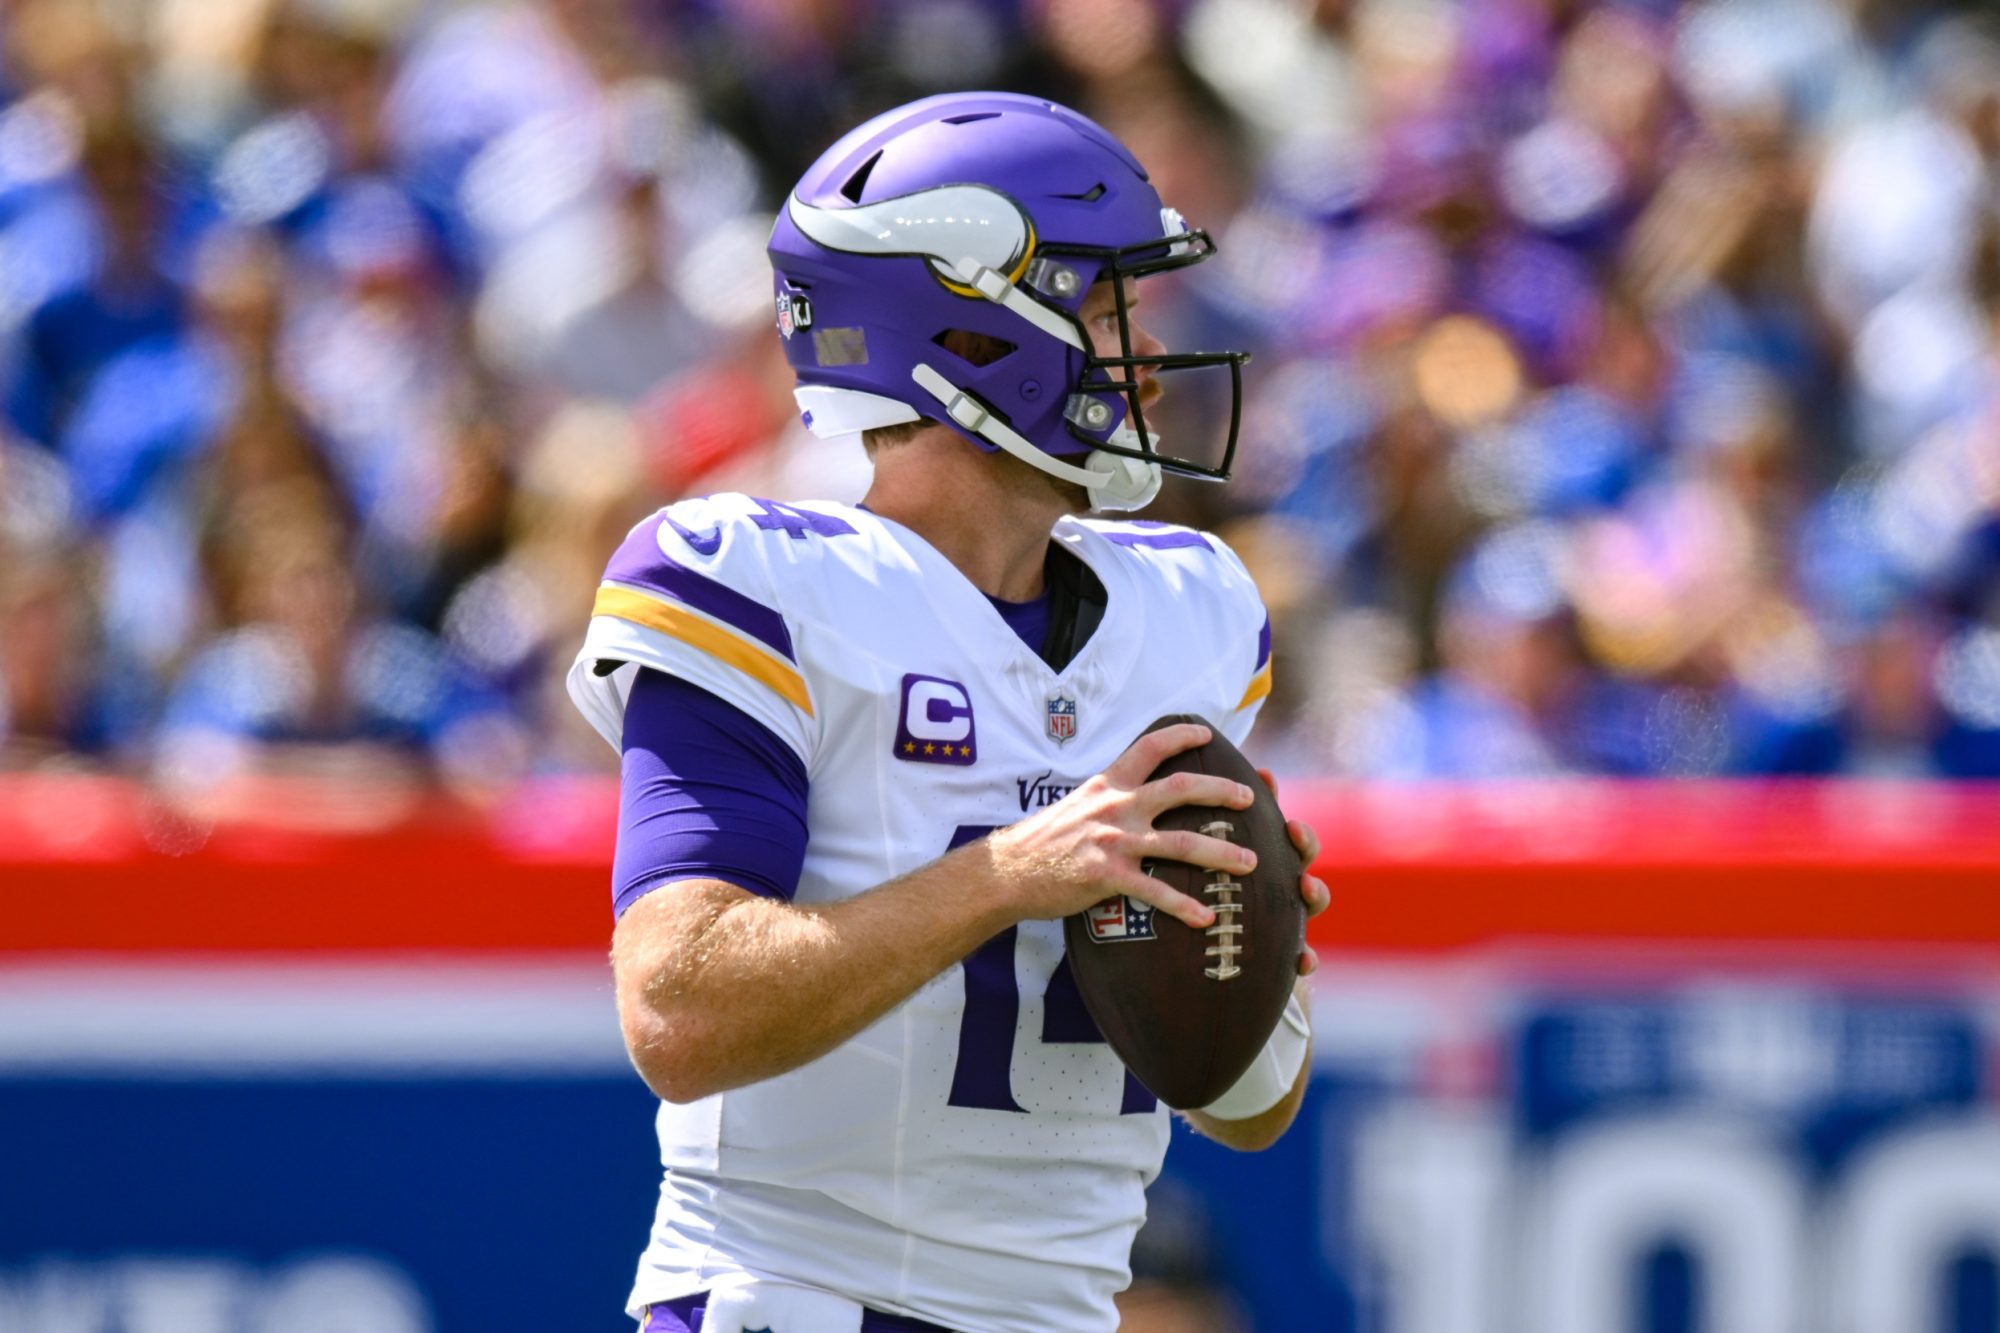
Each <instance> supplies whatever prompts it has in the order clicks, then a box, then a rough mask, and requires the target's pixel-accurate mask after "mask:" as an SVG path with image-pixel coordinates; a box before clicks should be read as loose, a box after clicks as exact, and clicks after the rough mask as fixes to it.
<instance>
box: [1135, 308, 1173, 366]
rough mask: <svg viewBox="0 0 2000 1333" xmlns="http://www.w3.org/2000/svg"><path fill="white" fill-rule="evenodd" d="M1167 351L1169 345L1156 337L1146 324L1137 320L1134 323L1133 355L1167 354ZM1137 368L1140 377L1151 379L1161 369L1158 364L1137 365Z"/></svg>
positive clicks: (1151, 355) (1152, 355)
mask: <svg viewBox="0 0 2000 1333" xmlns="http://www.w3.org/2000/svg"><path fill="white" fill-rule="evenodd" d="M1166 351H1167V345H1166V344H1165V343H1163V342H1161V341H1160V340H1159V339H1158V338H1156V337H1154V336H1153V332H1152V330H1150V329H1148V328H1147V327H1146V326H1145V325H1143V324H1140V323H1138V322H1136V321H1135V322H1134V323H1133V324H1132V355H1133V356H1135V357H1154V356H1164V355H1166ZM1135 369H1136V370H1137V372H1138V377H1139V378H1140V379H1141V380H1148V379H1151V378H1152V377H1153V376H1154V375H1157V374H1158V373H1159V370H1160V368H1159V367H1158V366H1156V365H1141V366H1138V367H1136V368H1135Z"/></svg>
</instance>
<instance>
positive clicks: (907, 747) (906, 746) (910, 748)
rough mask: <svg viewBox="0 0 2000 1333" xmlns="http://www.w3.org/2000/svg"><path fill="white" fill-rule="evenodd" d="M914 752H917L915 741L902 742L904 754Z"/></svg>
mask: <svg viewBox="0 0 2000 1333" xmlns="http://www.w3.org/2000/svg"><path fill="white" fill-rule="evenodd" d="M916 752H917V743H916V742H915V741H904V742H903V753H904V754H915V753H916Z"/></svg>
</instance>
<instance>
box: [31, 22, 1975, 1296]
mask: <svg viewBox="0 0 2000 1333" xmlns="http://www.w3.org/2000/svg"><path fill="white" fill-rule="evenodd" d="M1989 22H1990V18H1989V16H1988V15H1987V14H1986V13H1984V12H1983V10H1982V7H1980V6H1973V5H1964V6H1952V5H1933V4H1925V3H1908V2H1895V3H1882V2H1879V0H1703V2H1701V3H1692V4H1680V3H1668V2H1667V0H1656V2H1647V0H1632V2H1630V3H1603V4H1593V3H1577V2H1573V0H1459V2H1456V3H1454V2H1452V0H1361V2H1357V3H1343V2H1342V0H1321V2H1320V3H1317V4H1310V3H1303V2H1295V0H1187V2H1186V3H1177V4H1155V3H1147V0H1043V2H1042V3H1027V4H1014V3H999V2H998V0H905V2H904V3H892V2H891V0H875V2H874V3H867V2H865V0H735V2H725V0H711V2H710V3H694V2H693V0H685V2H680V3H676V2H674V0H648V2H647V3H639V2H638V0H631V2H630V3H618V2H617V0H544V2H543V3H539V4H536V3H514V4H497V3H496V4H484V3H419V2H418V0H6V2H5V3H0V768H4V770H5V773H4V775H0V1329H7V1330H13V1329H22V1330H33V1331H34V1333H50V1331H53V1330H61V1331H62V1333H114V1331H119V1330H127V1331H142V1333H210V1331H211V1330H213V1333H261V1330H264V1329H276V1328H278V1327H280V1326H282V1327H284V1328H285V1329H286V1330H287V1333H301V1331H302V1330H303V1333H405V1330H412V1331H414V1330H436V1331H437V1333H455V1331H456V1330H470V1329H473V1328H503V1329H513V1328H522V1329H556V1328H560V1329H572V1328H575V1329H593V1328H604V1329H607V1330H609V1329H614V1328H617V1327H619V1326H620V1325H619V1321H618V1318H617V1316H616V1314H615V1312H614V1311H615V1306H616V1304H617V1301H618V1299H619V1297H620V1295H621V1294H622V1291H623V1286H624V1282H625V1280H626V1277H627V1275H628V1273H629V1265H630V1262H631V1256H632V1254H633V1252H634V1251H635V1250H636V1247H637V1244H638V1240H639V1237H640V1235H641V1233H642V1230H643V1226H644V1219H645V1216H646V1214H647V1211H648V1207H649V1198H648V1191H649V1189H650V1185H649V1184H648V1180H649V1177H650V1175H651V1173H652V1170H653V1168H652V1165H651V1162H650V1149H649V1146H648V1126H647V1124H646V1115H645V1094H644V1092H643V1089H641V1088H640V1087H639V1086H638V1085H637V1083H636V1081H635V1080H633V1079H632V1078H631V1076H630V1075H629V1073H627V1072H625V1070H624V1068H623V1064H622V1056H621V1055H620V1052H619V1051H618V1049H617V1044H616V1034H615V1030H614V1029H613V1027H612V1026H611V1022H610V1016H609V998H608V987H607V986H606V985H605V982H604V977H603V967H602V964H601V961H600V959H601V949H602V943H603V938H604V934H605V931H606V927H607V925H608V913H606V912H604V911H603V907H604V904H605V898H604V896H602V895H603V889H604V884H603V880H604V875H603V869H602V868H603V866H604V864H605V854H606V846H607V841H606V840H607V838H608V819H609V815H608V805H607V801H608V795H607V790H606V788H605V786H604V774H605V773H606V772H607V771H609V768H610V760H611V756H610V755H609V753H608V751H605V750H604V749H603V747H602V745H601V743H599V742H597V741H596V740H595V739H594V737H592V736H591V735H590V734H589V733H588V732H587V729H586V728H584V726H583V725H582V724H581V722H580V720H579V719H577V718H576V717H575V716H574V715H573V713H572V711H571V710H570V709H569V707H568V706H567V704H566V702H565V701H564V700H563V698H562V692H561V689H560V686H559V683H558V682H559V677H560V673H561V670H562V668H563V667H564V665H565V664H566V661H567V658H568V655H569V653H570V651H571V650H572V648H573V645H574V644H575V643H576V641H577V640H578V638H579V637H580V634H581V626H582V618H583V616H584V614H585V613H586V609H587V607H588V604H589V600H590V592H591V589H592V586H593V584H594V581H595V578H596V575H597V572H598V570H599V568H600V567H601V564H602V561H603V559H604V557H605V555H606V554H607V553H608V552H609V550H610V549H611V547H612V546H613V545H614V544H615V542H616V540H617V538H618V537H619V536H620V535H621V534H622V533H623V532H624V530H625V529H626V528H627V527H628V526H629V525H630V524H631V523H632V522H633V521H635V520H636V519H637V518H638V517H640V516H641V515H643V514H644V513H646V512H648V511H649V510H650V509H652V508H653V507H654V506H656V505H657V504H658V503H660V502H661V501H662V500H663V499H666V498H671V497H672V496H674V495H677V494H682V493H687V492H690V491H706V490H714V489H743V490H748V491H751V492H753V493H758V494H763V495H767V496H770V497H772V498H775V499H786V498H802V497H808V496H827V497H831V498H851V497H852V496H854V495H856V494H858V491H859V487H860V485H861V484H862V480H863V473H862V463H861V460H860V458H859V454H858V450H855V449H852V448H848V449H843V448H841V447H840V446H837V445H822V444H817V443H815V442H812V441H810V440H809V439H808V438H806V436H805V433H804V431H803V429H802V428H801V427H800V426H799V425H798V424H797V422H796V418H795V415H794V414H793V412H792V410H791V405H790V401H789V394H788V382H787V376H786V373H785V368H784V364H783V361H782V358H781V357H780V355H779V352H778V347H777V340H776V339H775V338H773V337H772V336H771V332H770V328H769V323H770V305H769V290H768V274H767V270H766V267H765V265H764V261H763V258H762V244H763V239H764V235H765V232H766V231H767V229H768V219H769V216H770V214H771V211H772V210H773V209H774V208H775V206H776V203H777V201H778V199H779V198H780V197H781V192H782V189H783V187H784V186H785V185H786V184H787V183H788V182H789V181H790V180H791V179H792V178H793V177H794V176H795V175H796V174H797V172H798V171H799V170H800V169H801V168H802V166H803V165H804V164H805V163H806V162H808V161H810V160H811V158H812V157H813V156H814V155H815V154H816V153H817V151H818V150H819V149H820V148H821V147H822V146H823V145H824V143H825V142H826V141H827V140H828V139H829V138H830V137H831V136H832V134H833V133H835V132H836V131H837V130H838V129H839V128H842V127H844V126H846V125H848V124H850V123H852V122H854V121H856V120H858V119H860V118H862V117H863V116H865V115H867V114H868V113H870V112H872V111H874V110H876V109H879V108H881V107H883V106H886V105H889V104H892V103H894V102H896V101H899V100H902V99H904V98H907V97H910V96H914V95H918V94H921V93H924V92H929V91H936V90H943V89H947V88H961V87H972V86H997V87H1005V88H1010V89H1015V90H1019V91H1027V92H1041V93H1047V94H1049V95H1052V96H1055V97H1058V98H1060V99H1062V100H1065V101H1068V102H1070V103H1072V104H1074V105H1077V106H1080V107H1081V108H1083V109H1084V110H1086V111H1088V112H1090V113H1091V114H1093V115H1095V116H1097V117H1098V118H1099V119H1101V120H1102V121H1104V122H1105V123H1106V124H1107V125H1108V126H1109V127H1110V128H1111V129H1112V130H1113V131H1114V132H1116V133H1118V134H1119V135H1120V136H1121V137H1123V138H1125V139H1126V140H1127V142H1129V143H1130V144H1131V145H1132V146H1133V147H1134V148H1135V150H1136V151H1137V152H1138V154H1139V155H1140V157H1141V158H1142V159H1143V160H1145V161H1146V162H1147V163H1148V164H1149V165H1150V166H1151V167H1152V168H1153V170H1154V172H1155V176H1156V179H1157V180H1158V181H1159V183H1160V185H1161V189H1162V192H1163V194H1165V195H1166V197H1167V198H1168V199H1169V200H1170V201H1172V202H1173V203H1175V204H1176V205H1177V206H1178V207H1180V208H1181V209H1182V211H1183V212H1185V213H1186V214H1187V215H1188V216H1189V217H1190V218H1191V219H1192V220H1193V221H1194V223H1195V224H1196V225H1199V226H1204V227H1207V228H1209V229H1211V230H1212V231H1214V232H1215V233H1216V234H1217V236H1218V237H1219V240H1220V243H1221V248H1222V256H1221V258H1219V259H1218V260H1217V261H1215V262H1214V263H1212V264H1210V265H1207V266H1205V267H1204V268H1202V269H1201V270H1198V271H1197V277H1198V280H1195V281H1190V282H1189V283H1187V284H1184V285H1183V287H1182V288H1181V289H1180V290H1179V292H1178V293H1177V295H1176V296H1175V298H1174V299H1173V300H1172V301H1171V302H1168V301H1157V302H1154V303H1152V304H1151V305H1149V313H1150V314H1151V315H1152V320H1153V324H1154V327H1155V328H1156V330H1157V331H1158V332H1160V333H1161V334H1162V336H1163V337H1164V338H1165V339H1166V340H1167V341H1168V342H1169V344H1170V345H1174V346H1178V347H1186V348H1194V347H1200V346H1248V347H1251V348H1253V349H1254V350H1255V352H1256V355H1257V359H1256V361H1255V362H1254V363H1253V364H1252V366H1251V367H1250V375H1249V378H1248V393H1249V396H1250V401H1251V411H1250V414H1249V417H1248V418H1247V420H1246V426H1245V432H1246V434H1245V440H1244V444H1243V449H1242V453H1241V456H1240V466H1239V474H1238V479H1237V480H1236V481H1235V482H1234V483H1232V484H1231V485H1230V486H1228V487H1226V488H1215V487H1203V486H1198V485H1194V484H1186V485H1177V486H1176V487H1175V488H1174V489H1173V490H1172V491H1171V493H1170V495H1169V496H1168V498H1167V501H1166V503H1165V505H1164V506H1163V508H1162V512H1161V513H1160V514H1159V516H1161V517H1178V518H1183V519H1187V520H1190V521H1196V522H1200V523H1202V524H1205V525H1209V526H1213V527H1216V528H1217V529H1218V530H1220V531H1221V532H1222V533H1223V534H1224V535H1225V536H1226V537H1228V539H1229V540H1231V541H1232V542H1233V543H1234V544H1235V545H1236V547H1237V549H1238V550H1239V551H1241V552H1242V553H1243V554H1244V556H1245V558H1246V560H1247V561H1249V563H1250V564H1251V567H1252V569H1253V571H1254V572H1255V573H1256V574H1257V575H1258V578H1259V581H1260V584H1261V586H1262V587H1263V589H1264V592H1265V595H1266V598H1267V600H1268V601H1269V602H1270V604H1271V606H1272V610H1273V616H1274V631H1275V632H1274V640H1275V645H1276V654H1277V689H1276V692H1275V693H1274V695H1273V696H1272V699H1271V702H1270V704H1269V706H1268V707H1267V710H1266V713H1265V717H1264V720H1263V722H1262V724H1261V725H1260V730H1259V734H1258V736H1257V737H1256V739H1255V745H1254V747H1253V748H1254V749H1255V751H1256V752H1257V753H1258V755H1259V756H1260V757H1261V758H1262V759H1264V760H1265V761H1266V762H1268V763H1270V764H1271V765H1272V766H1273V767H1275V768H1276V769H1277V770H1278V771H1279V773H1280V774H1281V776H1282V777H1283V778H1284V779H1285V781H1286V783H1287V792H1288V795H1289V794H1292V793H1296V794H1297V799H1298V800H1299V801H1300V802H1301V804H1302V805H1304V806H1305V807H1306V808H1307V809H1308V810H1309V811H1310V812H1311V813H1312V814H1313V815H1315V816H1316V817H1317V818H1318V819H1319V820H1320V822H1322V823H1323V824H1324V825H1326V826H1327V828H1328V829H1329V830H1330V831H1331V832H1332V833H1334V834H1335V835H1337V836H1335V837H1334V838H1333V839H1332V841H1333V846H1332V848H1331V849H1330V851H1329V854H1328V868H1329V870H1330V871H1332V872H1334V873H1333V877H1334V881H1335V886H1336V907H1335V909H1334V911H1333V913H1331V914H1330V915H1329V917H1328V918H1327V919H1326V920H1325V921H1323V922H1322V923H1321V924H1320V934H1319V936H1318V939H1319V942H1320V943H1321V945H1322V948H1323V949H1324V950H1326V953H1327V957H1328V961H1329V963H1330V964H1332V965H1330V966H1329V967H1328V968H1326V969H1324V971H1323V973H1322V980H1321V985H1320V991H1319V1005H1320V1017H1321V1032H1322V1034H1323V1035H1322V1042H1321V1049H1320V1052H1319V1056H1318V1059H1319V1062H1320V1066H1319V1071H1318V1077H1317V1081H1316V1084H1315V1088H1314V1093H1313V1100H1312V1102H1311V1103H1310V1104H1309V1106H1308V1109H1307V1114H1306V1116H1305V1117H1304V1118H1303V1120H1302V1123H1301V1126H1300V1128H1299V1130H1298V1131H1297V1132H1296V1133H1295V1134H1294V1135H1293V1137H1292V1138H1291V1139H1289V1140H1288V1141H1287V1144H1286V1145H1284V1146H1283V1147H1282V1148H1281V1149H1279V1150H1278V1151H1277V1152H1275V1153H1273V1154H1271V1155H1269V1156H1268V1157H1265V1158H1259V1159H1255V1160H1253V1161H1249V1162H1241V1161H1232V1162H1229V1163H1226V1164H1225V1163H1223V1162H1220V1161H1219V1160H1218V1159H1217V1158H1216V1157H1215V1156H1214V1155H1213V1154H1210V1153H1207V1152H1205V1151H1203V1149H1202V1148H1201V1146H1200V1145H1198V1144H1189V1143H1179V1144H1177V1146H1176V1148H1175V1151H1174V1154H1173V1157H1172V1158H1171V1162H1170V1169H1169V1173H1168V1175H1167V1177H1166V1178H1165V1180H1164V1181H1163V1184H1162V1186H1161V1188H1160V1189H1159V1190H1158V1191H1157V1192H1156V1198H1155V1209H1154V1211H1155V1222H1154V1224H1153V1225H1152V1226H1150V1227H1149V1229H1148V1232H1147V1233H1146V1235H1145V1236H1144V1237H1143V1239H1142V1244H1141V1246H1140V1250H1139V1256H1138V1259H1139V1264H1140V1267H1141V1269H1142V1271H1143V1272H1144V1273H1145V1274H1146V1275H1147V1279H1146V1286H1147V1294H1146V1295H1145V1296H1144V1304H1145V1305H1146V1306H1147V1312H1145V1313H1141V1312H1137V1311H1135V1313H1134V1315H1133V1317H1132V1319H1131V1320H1130V1321H1129V1326H1130V1327H1132V1328H1133V1329H1135V1330H1136V1329H1140V1328H1152V1329H1154V1330H1156V1331H1157V1330H1161V1329H1168V1328H1172V1327H1202V1328H1215V1327H1226V1326H1227V1323H1226V1321H1228V1320H1236V1321H1239V1322H1241V1323H1242V1324H1243V1325H1244V1326H1246V1327H1253V1328H1256V1329H1260V1330H1265V1329H1292V1328H1329V1329H1337V1330H1356V1331H1357V1333H1361V1331H1364V1330H1365V1331H1368V1333H1373V1331H1374V1330H1383V1331H1384V1333H1388V1331H1390V1330H1393V1331H1394V1333H1482V1331H1484V1330H1496V1331H1504V1333H1513V1331H1514V1330H1521V1331H1523V1333H1525V1331H1526V1330H1534V1331H1535V1333H1628V1331H1629V1333H1723V1331H1724V1330H1742V1331H1743V1333H1774V1331H1777V1330H1787V1329H1793V1328H1797V1329H1800V1330H1802V1331H1804V1330H1811V1333H1819V1331H1820V1330H1826V1331H1827V1333H1836V1331H1837V1330H1838V1331H1844V1330H1852V1331H1853V1333H1972V1331H1973V1330H1980V1331H1981V1333H1987V1331H1990V1330H1992V1329H1994V1328H1996V1327H2000V1262H1996V1261H2000V1122H1996V1120H1995V1118H1994V1114H1993V1111H1992V1105H1993V1102H1994V1097H1995V1093H1994V1082H1995V1077H1996V1071H2000V1060H1996V1058H1995V1056H1996V1053H2000V1044H1996V1026H1995V1025H1996V1022H1997V1021H2000V972H1996V970H1995V966H1994V965H1995V962H1996V954H2000V905H1996V904H2000V893H1996V890H2000V834H1996V833H1995V832H1994V830H1995V829H1996V828H2000V804H1996V803H1995V797H1994V795H1993V794H1992V792H1991V791H1990V789H1988V788H1987V787H1986V786H1984V785H1983V784H1982V783H1981V781H1980V780H1981V779H1988V778H1992V777H1995V776H2000V599H1996V597H1995V589H1996V586H1997V585H1996V577H1995V574H1996V569H2000V415H1996V407H2000V397H1996V389H2000V357H1996V345H1995V343H1996V336H2000V203H1996V200H2000V195H1996V186H1997V185H2000V173H1996V163H2000V45H1996V40H1995V37H1994V35H1993V30H1992V29H1991V28H1990V27H1989V26H1986V25H1987V24H1988V23H1989ZM1439 784H1443V785H1439ZM1218 1303H1219V1306H1218ZM1219 1307H1226V1312H1222V1313H1219V1312H1218V1309H1219ZM1177 1318H1178V1319H1180V1320H1182V1323H1181V1324H1180V1325H1174V1324H1172V1323H1170V1322H1169V1321H1170V1320H1173V1319H1177ZM1146 1321H1150V1322H1146Z"/></svg>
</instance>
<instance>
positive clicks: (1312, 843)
mask: <svg viewBox="0 0 2000 1333" xmlns="http://www.w3.org/2000/svg"><path fill="white" fill-rule="evenodd" d="M1257 776H1258V777H1260V778H1262V779H1264V785H1265V786H1267V787H1269V788H1270V789H1271V795H1273V796H1276V795H1277V794H1278V779H1277V778H1275V777H1273V776H1272V775H1271V770H1270V769H1268V768H1260V769H1258V770H1257ZM1285 833H1286V834H1287V835H1288V836H1289V837H1290V838H1291V840H1292V846H1294V847H1296V848H1298V849H1299V859H1300V860H1301V861H1302V862H1304V864H1305V872H1304V873H1303V874H1301V875H1300V876H1299V897H1301V898H1303V899H1305V903H1306V919H1307V920H1308V921H1310V920H1312V918H1314V917H1316V916H1318V915H1319V914H1320V913H1321V912H1324V911H1325V910H1326V909H1327V905H1328V904H1330V903H1331V902H1332V901H1333V891H1332V890H1331V889H1329V888H1327V886H1326V881H1325V880H1323V879H1321V878H1320V877H1319V876H1318V875H1315V874H1313V872H1312V867H1313V862H1315V861H1317V860H1319V834H1317V833H1314V832H1313V831H1312V826H1311V825H1310V824H1308V823H1306V822H1305V821H1304V820H1302V819H1288V820H1286V821H1285ZM1318 967H1319V954H1318V952H1317V951H1315V950H1314V948H1313V947H1312V945H1311V944H1307V945H1306V947H1305V948H1303V949H1301V950H1299V975H1300V976H1302V977H1309V976H1311V975H1312V974H1313V972H1314V971H1315V970H1316V969H1317V968H1318Z"/></svg>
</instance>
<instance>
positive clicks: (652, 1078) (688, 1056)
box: [619, 1010, 728, 1102]
mask: <svg viewBox="0 0 2000 1333" xmlns="http://www.w3.org/2000/svg"><path fill="white" fill-rule="evenodd" d="M619 1019H620V1022H619V1026H620V1027H622V1028H623V1029H624V1033H625V1053H626V1054H627V1055H628V1056H629V1057H630V1058H631V1061H632V1068H633V1069H635V1070H637V1071H638V1074H639V1077H640V1078H641V1079H643V1080H645V1083H646V1086H647V1087H648V1088H650V1089H652V1091H653V1095H654V1096H655V1097H658V1098H659V1099H660V1100H661V1101H663V1102H698V1101H700V1100H701V1099H702V1098H704V1097H708V1096H712V1095H714V1094H715V1093H718V1092H721V1091H723V1090H724V1089H725V1088H726V1087H727V1086H728V1085H727V1083H726V1082H724V1080H723V1079H722V1078H721V1076H720V1071H719V1070H718V1069H717V1068H716V1064H715V1061H714V1059H713V1058H712V1050H713V1042H712V1041H710V1040H709V1039H707V1038H706V1037H705V1036H704V1035H703V1034H702V1033H701V1032H700V1031H699V1029H698V1028H697V1027H696V1026H695V1025H694V1024H691V1023H689V1022H686V1021H675V1020H673V1019H669V1018H666V1017H664V1016H662V1015H660V1014H657V1013H652V1012H639V1013H635V1012H632V1011H630V1010H628V1011H627V1012H625V1013H623V1014H621V1015H620V1016H619Z"/></svg>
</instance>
